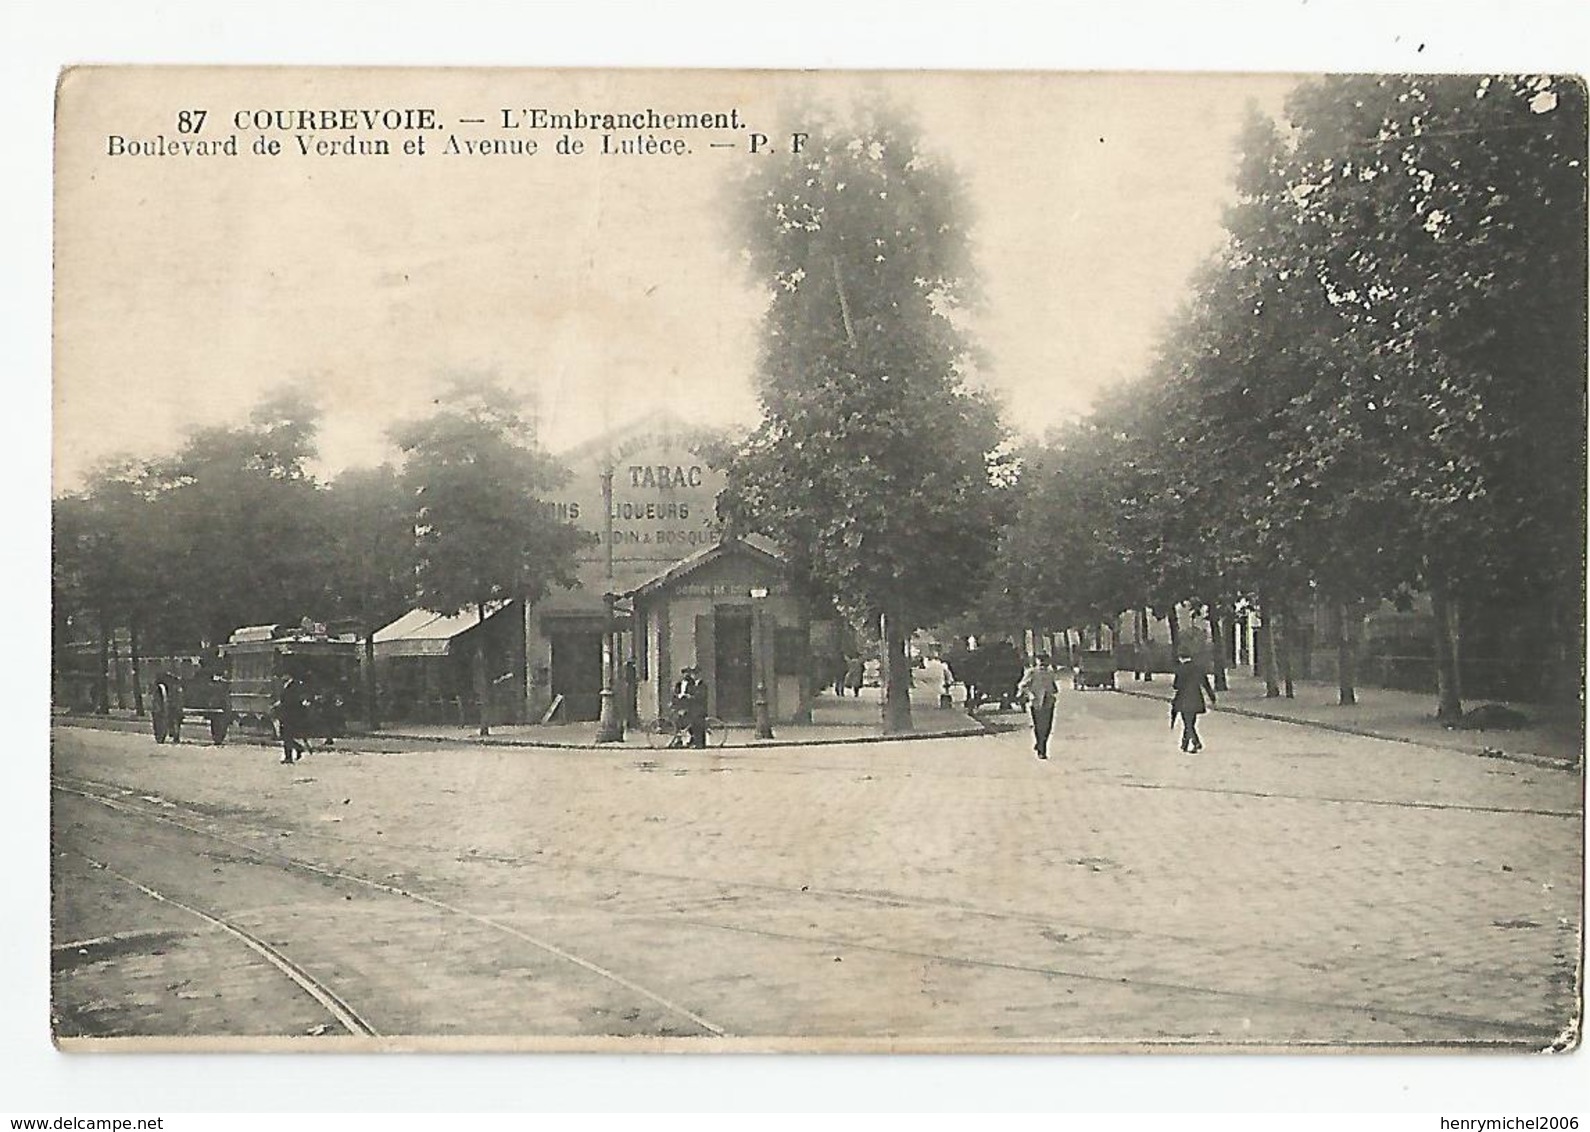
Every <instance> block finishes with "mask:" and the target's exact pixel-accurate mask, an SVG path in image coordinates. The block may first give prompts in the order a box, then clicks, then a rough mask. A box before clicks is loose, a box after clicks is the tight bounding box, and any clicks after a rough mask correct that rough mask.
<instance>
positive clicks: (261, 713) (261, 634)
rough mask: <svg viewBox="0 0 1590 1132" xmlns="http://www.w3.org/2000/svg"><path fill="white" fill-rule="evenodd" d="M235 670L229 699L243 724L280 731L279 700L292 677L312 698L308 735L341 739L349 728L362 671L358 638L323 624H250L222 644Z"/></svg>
mask: <svg viewBox="0 0 1590 1132" xmlns="http://www.w3.org/2000/svg"><path fill="white" fill-rule="evenodd" d="M221 652H222V655H224V656H225V657H226V660H227V663H228V667H229V668H230V670H231V679H230V682H229V685H228V690H227V702H228V706H229V707H230V709H231V715H232V718H233V720H234V721H235V722H236V723H237V725H238V726H240V727H243V728H245V729H246V730H249V731H253V732H255V733H257V734H267V735H270V736H272V737H274V736H275V735H276V734H277V729H276V715H275V705H276V700H277V697H278V696H279V695H280V694H281V690H282V685H283V684H284V683H285V682H286V681H287V679H288V677H296V678H297V679H298V681H299V682H300V683H301V684H302V685H303V690H304V695H305V698H306V700H307V701H308V704H307V709H306V711H305V724H304V732H303V737H304V738H306V739H337V738H340V737H341V736H342V735H344V734H345V733H346V730H347V721H348V716H347V708H348V704H349V703H350V702H352V699H353V689H354V688H355V687H356V685H357V681H358V674H359V641H358V638H357V637H355V636H353V635H352V634H333V633H328V632H327V631H326V627H325V626H324V625H318V624H312V623H309V622H305V623H304V624H303V625H301V626H281V625H249V626H245V627H244V628H241V629H239V630H237V631H236V632H235V633H233V634H232V636H231V638H230V639H229V640H228V641H227V642H226V644H225V645H223V646H221Z"/></svg>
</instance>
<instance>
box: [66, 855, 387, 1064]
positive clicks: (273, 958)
mask: <svg viewBox="0 0 1590 1132" xmlns="http://www.w3.org/2000/svg"><path fill="white" fill-rule="evenodd" d="M51 846H52V848H54V849H55V851H56V852H58V853H71V854H72V855H73V856H75V857H77V858H79V859H81V860H83V861H85V862H87V863H88V865H89V867H90V868H93V869H96V870H98V871H100V872H102V873H104V874H105V875H106V876H110V877H114V878H115V879H116V880H118V881H120V882H121V883H123V884H125V885H127V886H128V887H129V888H132V889H135V890H136V891H138V892H141V893H143V895H145V896H147V897H148V898H149V899H151V900H155V901H158V902H159V903H161V904H164V905H166V906H168V907H171V908H175V909H177V910H179V911H181V912H185V913H187V914H188V915H189V916H192V917H194V918H195V919H198V920H200V921H202V922H203V923H205V924H208V925H209V926H210V927H212V928H215V929H217V930H219V931H221V932H223V933H225V934H226V935H228V936H230V937H231V938H232V939H234V940H236V941H237V942H239V943H241V944H242V945H243V946H244V947H246V948H248V949H249V950H250V951H252V952H253V953H254V954H255V955H257V956H259V957H260V958H261V959H263V960H264V961H265V962H266V963H268V964H270V965H271V966H272V967H274V968H275V969H276V970H277V971H279V972H280V973H281V974H282V975H284V976H285V977H286V978H287V979H288V980H289V981H291V982H292V983H293V985H294V986H296V987H298V989H299V990H301V991H303V992H304V993H305V994H307V995H308V996H309V997H310V998H312V999H314V1000H315V1001H316V1002H317V1003H319V1004H320V1005H321V1007H322V1008H324V1009H325V1011H326V1013H327V1014H329V1015H330V1016H331V1017H332V1018H333V1019H334V1020H335V1021H336V1023H337V1025H339V1026H341V1027H342V1028H343V1029H344V1030H346V1031H347V1032H348V1033H349V1034H351V1035H353V1036H354V1037H358V1038H378V1037H380V1036H381V1033H380V1031H379V1030H377V1029H376V1028H375V1027H374V1026H372V1025H371V1024H370V1023H369V1022H367V1021H366V1020H365V1019H364V1018H362V1017H361V1016H360V1015H359V1013H358V1011H356V1010H355V1009H354V1008H353V1007H352V1006H350V1005H349V1004H348V1003H347V1002H346V1001H344V1000H343V999H342V997H341V996H340V995H338V994H337V992H336V991H334V990H333V989H332V988H331V987H329V986H327V985H326V984H325V983H324V982H322V981H321V980H319V979H316V978H315V977H314V976H313V975H311V974H310V973H309V972H308V971H305V970H304V969H303V968H302V967H300V966H299V965H298V964H296V963H294V962H293V961H292V960H291V959H289V958H288V957H287V956H286V955H284V954H282V952H281V951H279V950H278V949H277V948H275V947H272V946H271V945H270V944H269V943H267V942H266V941H265V940H263V939H261V938H260V937H259V936H257V935H255V934H254V933H253V932H250V931H248V930H247V929H245V928H243V927H241V926H240V925H238V924H236V923H233V922H232V921H231V920H228V919H227V918H226V917H224V916H222V915H219V914H218V913H215V912H210V911H206V910H205V909H203V908H199V907H196V906H194V905H192V904H188V903H186V902H184V901H181V900H178V899H177V898H176V897H174V896H171V895H169V894H167V893H164V892H161V891H159V890H158V889H155V888H153V887H151V886H150V885H147V884H144V883H143V882H142V881H139V880H137V879H135V878H133V877H131V876H128V875H127V874H126V873H123V872H121V871H119V870H117V869H114V868H112V867H111V866H110V865H108V864H107V863H105V862H104V861H100V860H96V859H95V858H93V857H91V856H89V855H88V854H87V853H82V852H78V851H77V850H74V849H64V848H62V847H61V846H60V845H59V844H57V843H55V842H53V841H52V842H51Z"/></svg>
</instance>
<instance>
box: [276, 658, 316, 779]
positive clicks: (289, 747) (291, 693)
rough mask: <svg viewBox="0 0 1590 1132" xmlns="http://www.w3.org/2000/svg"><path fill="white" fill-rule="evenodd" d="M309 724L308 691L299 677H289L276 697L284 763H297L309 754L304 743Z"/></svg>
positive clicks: (277, 726) (277, 729)
mask: <svg viewBox="0 0 1590 1132" xmlns="http://www.w3.org/2000/svg"><path fill="white" fill-rule="evenodd" d="M308 723H309V695H308V690H307V689H306V688H305V687H304V683H303V681H302V680H300V679H298V677H296V676H288V677H287V678H286V679H285V680H283V681H282V690H281V693H280V694H279V695H278V696H277V697H276V731H277V733H278V734H279V735H280V736H281V739H282V762H284V763H295V762H297V761H298V760H299V759H301V758H303V757H304V755H305V754H306V753H307V752H308V750H309V748H308V746H307V745H306V744H305V743H304V732H305V730H306V729H307V727H308Z"/></svg>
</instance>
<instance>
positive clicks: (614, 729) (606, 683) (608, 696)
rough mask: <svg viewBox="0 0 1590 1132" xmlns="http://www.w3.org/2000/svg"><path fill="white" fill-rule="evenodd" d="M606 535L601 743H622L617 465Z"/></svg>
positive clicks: (605, 478)
mask: <svg viewBox="0 0 1590 1132" xmlns="http://www.w3.org/2000/svg"><path fill="white" fill-rule="evenodd" d="M602 509H603V510H605V511H606V512H607V515H606V517H605V518H604V519H603V521H602V524H603V529H602V539H603V541H604V542H605V543H606V549H607V592H606V593H604V594H603V595H602V712H601V716H600V720H599V722H598V723H597V725H596V741H597V742H598V743H622V742H623V741H624V721H623V720H622V719H620V718H619V715H618V693H617V689H616V688H615V687H614V685H615V684H617V683H618V639H617V634H616V633H615V631H614V621H615V618H614V615H613V603H614V602H615V601H616V600H617V598H616V597H615V595H614V594H613V467H612V464H611V463H609V464H608V467H607V470H606V471H604V472H603V473H602Z"/></svg>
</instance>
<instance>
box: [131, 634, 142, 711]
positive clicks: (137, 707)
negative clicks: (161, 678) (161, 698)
mask: <svg viewBox="0 0 1590 1132" xmlns="http://www.w3.org/2000/svg"><path fill="white" fill-rule="evenodd" d="M127 647H128V648H129V649H130V650H131V651H132V681H133V714H134V715H136V716H137V717H138V718H139V719H142V718H143V717H144V673H143V660H144V658H143V650H142V649H140V648H139V647H138V625H137V623H136V622H133V623H130V624H129V625H128V626H127Z"/></svg>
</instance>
